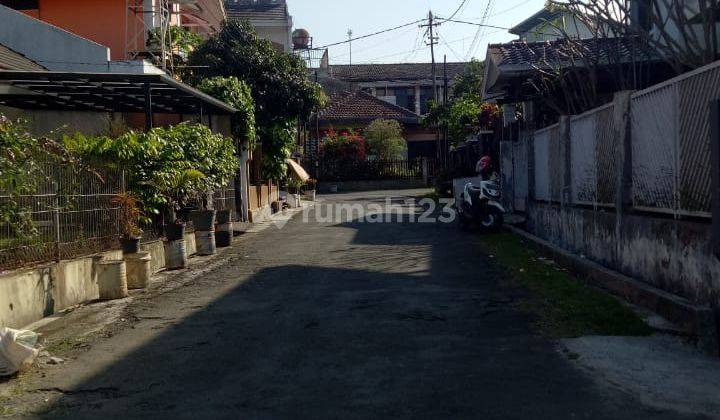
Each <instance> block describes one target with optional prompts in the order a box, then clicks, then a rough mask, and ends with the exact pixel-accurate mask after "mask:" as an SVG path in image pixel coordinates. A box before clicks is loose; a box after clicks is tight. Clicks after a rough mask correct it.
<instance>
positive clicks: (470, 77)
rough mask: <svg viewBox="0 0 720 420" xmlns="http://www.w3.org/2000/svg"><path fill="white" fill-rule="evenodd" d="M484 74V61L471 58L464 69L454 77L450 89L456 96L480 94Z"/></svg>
mask: <svg viewBox="0 0 720 420" xmlns="http://www.w3.org/2000/svg"><path fill="white" fill-rule="evenodd" d="M484 76H485V63H483V62H482V61H478V60H475V59H473V60H472V61H470V62H469V63H467V65H466V66H465V69H464V70H463V72H462V73H460V74H459V75H458V76H457V77H456V78H455V83H454V84H453V87H452V91H453V96H454V97H456V98H463V97H465V96H468V95H475V96H477V95H480V93H481V92H482V88H483V79H484Z"/></svg>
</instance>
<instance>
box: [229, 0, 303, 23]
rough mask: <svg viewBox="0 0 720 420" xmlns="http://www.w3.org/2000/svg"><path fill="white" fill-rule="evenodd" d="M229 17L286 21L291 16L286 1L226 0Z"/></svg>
mask: <svg viewBox="0 0 720 420" xmlns="http://www.w3.org/2000/svg"><path fill="white" fill-rule="evenodd" d="M225 10H226V12H227V15H228V18H229V19H248V20H250V21H253V20H277V21H283V22H286V21H287V20H288V18H289V17H290V14H289V13H288V8H287V4H286V3H285V1H277V2H272V1H267V0H261V1H257V2H256V1H253V0H225Z"/></svg>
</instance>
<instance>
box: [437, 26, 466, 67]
mask: <svg viewBox="0 0 720 420" xmlns="http://www.w3.org/2000/svg"><path fill="white" fill-rule="evenodd" d="M438 38H440V41H441V42H442V43H443V45H445V46H446V47H447V48H448V49H449V50H450V52H451V53H453V55H454V56H455V58H457V59H458V61H463V58H462V57H460V54H458V53H457V52H456V51H455V50H454V49H453V47H451V46H450V44H449V43H448V42H447V41H446V40H445V38H444V37H443V36H442V34H440V31H438Z"/></svg>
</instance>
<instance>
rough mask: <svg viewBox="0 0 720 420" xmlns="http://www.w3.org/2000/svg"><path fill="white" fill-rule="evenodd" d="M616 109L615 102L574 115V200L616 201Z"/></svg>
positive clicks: (579, 201)
mask: <svg viewBox="0 0 720 420" xmlns="http://www.w3.org/2000/svg"><path fill="white" fill-rule="evenodd" d="M614 109H615V106H614V104H612V103H611V104H607V105H605V106H602V107H600V108H597V109H594V110H592V111H589V112H586V113H584V114H581V115H578V116H575V117H572V118H571V119H570V180H571V184H570V200H571V202H572V203H574V204H585V205H604V206H613V205H614V204H615V191H616V189H617V187H616V184H617V175H616V171H617V158H618V155H617V154H618V146H617V140H618V139H617V137H616V136H615V131H614V130H615V127H614V118H613V113H614Z"/></svg>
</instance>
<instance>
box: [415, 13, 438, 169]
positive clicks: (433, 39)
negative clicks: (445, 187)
mask: <svg viewBox="0 0 720 420" xmlns="http://www.w3.org/2000/svg"><path fill="white" fill-rule="evenodd" d="M436 26H440V24H439V23H436V22H435V17H434V16H433V13H432V10H430V11H429V12H428V23H427V24H426V25H420V27H421V28H428V34H429V35H430V42H428V43H426V44H425V45H429V46H430V56H431V58H432V85H433V99H434V100H435V105H438V91H437V69H436V67H435V44H437V43H438V41H439V40H440V38H439V37H436V36H435V27H436ZM435 147H436V148H437V151H436V153H435V155H436V156H437V158H438V160H441V159H442V145H441V144H440V131H437V132H436V133H435Z"/></svg>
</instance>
